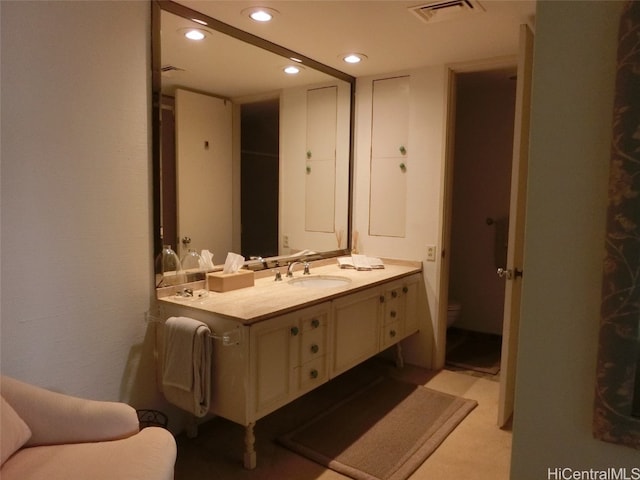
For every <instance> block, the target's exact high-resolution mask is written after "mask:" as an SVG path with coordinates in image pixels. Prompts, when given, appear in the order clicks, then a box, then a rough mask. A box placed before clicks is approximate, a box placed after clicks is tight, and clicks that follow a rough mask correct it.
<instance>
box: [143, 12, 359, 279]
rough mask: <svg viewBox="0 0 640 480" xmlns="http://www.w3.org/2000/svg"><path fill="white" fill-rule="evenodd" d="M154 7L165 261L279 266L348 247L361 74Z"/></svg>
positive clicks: (159, 218) (159, 220)
mask: <svg viewBox="0 0 640 480" xmlns="http://www.w3.org/2000/svg"><path fill="white" fill-rule="evenodd" d="M152 9H153V10H152V19H153V28H152V37H153V55H152V63H153V95H154V101H153V104H154V105H153V141H154V167H155V168H154V183H155V190H154V192H155V198H154V204H155V209H154V210H155V212H154V228H155V234H154V236H155V238H154V239H155V253H156V254H157V253H158V252H160V250H161V247H162V245H171V246H172V248H173V249H174V250H175V251H176V252H177V253H178V255H179V256H180V257H181V258H182V257H183V256H184V255H185V254H186V253H187V251H188V249H193V250H195V251H197V252H200V251H201V250H209V251H210V252H211V253H213V254H214V258H213V262H214V263H215V264H216V265H220V264H222V263H224V260H225V258H226V255H227V253H228V252H235V253H240V254H241V255H243V256H244V257H245V258H247V260H249V259H251V258H254V259H256V258H267V257H270V262H271V263H265V262H259V263H258V262H253V264H252V266H271V265H272V264H273V263H275V260H278V261H280V260H282V261H281V262H280V263H286V257H289V256H292V255H299V254H300V252H306V253H307V254H309V255H315V254H318V255H320V256H331V255H337V254H340V253H343V252H344V251H345V250H347V249H348V247H349V245H348V242H349V239H350V216H351V214H350V212H351V198H350V197H351V186H350V185H351V182H350V172H351V159H352V115H353V113H352V112H353V90H354V85H355V80H354V78H353V77H350V76H349V75H346V74H344V73H342V72H339V71H337V70H334V69H332V68H330V67H327V66H324V65H321V64H319V63H318V62H315V61H314V60H312V59H309V58H306V57H305V56H302V55H300V54H297V53H295V52H293V51H290V50H287V49H285V48H282V47H280V46H278V45H275V44H272V43H269V42H267V41H266V40H263V39H261V38H258V37H255V36H253V35H251V34H249V33H247V32H244V31H241V30H238V29H236V28H235V27H232V26H230V25H227V24H224V23H222V22H219V21H217V20H215V19H214V18H211V17H208V16H206V15H204V14H202V13H200V12H197V11H194V10H191V9H189V8H187V7H185V6H183V5H181V4H178V3H175V2H169V1H155V2H153V3H152ZM192 30H195V31H197V32H198V33H200V34H201V35H204V38H202V39H201V40H191V39H189V38H188V37H187V36H185V34H186V33H188V32H190V31H192ZM293 59H295V60H293ZM288 66H296V67H298V70H299V73H298V74H295V75H292V74H287V73H285V68H286V67H288ZM283 257H284V258H283Z"/></svg>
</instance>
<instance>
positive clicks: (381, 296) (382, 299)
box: [380, 295, 384, 303]
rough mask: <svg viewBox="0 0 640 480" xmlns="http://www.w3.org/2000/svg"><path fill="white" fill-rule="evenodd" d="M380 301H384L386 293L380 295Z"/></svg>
mask: <svg viewBox="0 0 640 480" xmlns="http://www.w3.org/2000/svg"><path fill="white" fill-rule="evenodd" d="M380 303H384V295H380Z"/></svg>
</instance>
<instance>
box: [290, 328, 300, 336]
mask: <svg viewBox="0 0 640 480" xmlns="http://www.w3.org/2000/svg"><path fill="white" fill-rule="evenodd" d="M298 333H300V329H299V328H298V327H291V335H292V336H294V337H295V336H296V335H298Z"/></svg>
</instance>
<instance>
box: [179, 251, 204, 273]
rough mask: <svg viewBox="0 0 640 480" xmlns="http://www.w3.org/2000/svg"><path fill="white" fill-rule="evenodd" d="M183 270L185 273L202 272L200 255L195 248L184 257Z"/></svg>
mask: <svg viewBox="0 0 640 480" xmlns="http://www.w3.org/2000/svg"><path fill="white" fill-rule="evenodd" d="M181 262H182V269H183V270H184V271H185V272H199V271H200V254H199V253H198V252H196V251H195V250H194V249H193V248H190V249H189V251H188V252H187V253H186V254H185V255H184V257H182V260H181Z"/></svg>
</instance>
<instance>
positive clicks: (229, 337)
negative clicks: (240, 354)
mask: <svg viewBox="0 0 640 480" xmlns="http://www.w3.org/2000/svg"><path fill="white" fill-rule="evenodd" d="M147 323H157V324H160V325H164V324H165V322H164V321H162V320H160V319H159V318H158V317H154V316H153V315H151V314H150V313H149V312H147ZM209 338H211V339H213V340H221V341H222V345H224V346H225V347H229V346H231V345H240V329H236V330H230V331H228V332H224V333H222V334H217V333H215V332H213V331H211V333H210V334H209Z"/></svg>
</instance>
